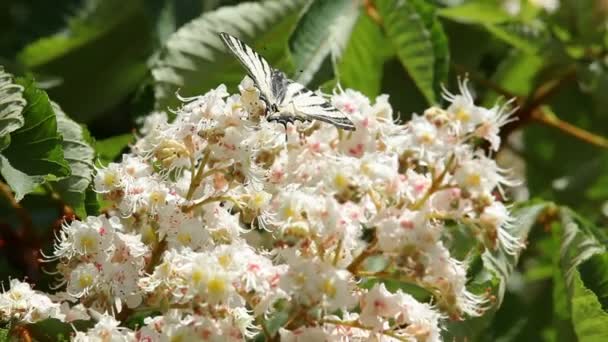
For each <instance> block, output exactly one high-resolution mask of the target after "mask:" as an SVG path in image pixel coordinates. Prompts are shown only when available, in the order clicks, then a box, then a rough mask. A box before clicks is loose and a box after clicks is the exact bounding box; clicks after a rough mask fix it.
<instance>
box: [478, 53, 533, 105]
mask: <svg viewBox="0 0 608 342" xmlns="http://www.w3.org/2000/svg"><path fill="white" fill-rule="evenodd" d="M543 66H544V60H543V59H542V58H541V57H540V56H537V55H532V54H526V53H524V52H522V51H520V50H514V51H512V52H511V53H510V54H509V55H507V56H505V57H504V59H503V60H502V61H501V62H500V64H499V65H498V68H497V70H496V72H495V73H494V75H492V81H493V82H494V83H496V84H500V86H501V87H502V88H503V89H505V90H507V91H509V92H510V93H512V94H513V95H517V96H521V97H525V96H527V95H528V94H530V93H531V92H532V91H533V90H534V87H535V85H536V77H537V76H538V73H539V72H540V71H541V69H542V68H543ZM490 95H491V96H485V98H484V100H483V104H484V106H486V107H492V106H493V105H494V104H495V103H496V101H497V100H498V99H499V98H500V97H502V96H503V95H502V94H496V93H491V94H490ZM502 100H509V99H504V98H503V99H502Z"/></svg>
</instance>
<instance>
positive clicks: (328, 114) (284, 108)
mask: <svg viewBox="0 0 608 342" xmlns="http://www.w3.org/2000/svg"><path fill="white" fill-rule="evenodd" d="M220 38H221V39H222V41H223V42H224V44H225V45H226V47H228V49H229V50H230V52H231V53H232V54H233V55H234V56H235V57H236V58H237V59H238V60H239V62H240V63H241V64H242V65H243V66H244V67H245V69H246V70H247V75H249V77H250V78H251V79H252V80H253V82H254V84H255V86H256V87H257V88H258V90H259V91H260V99H261V100H262V101H264V103H265V104H266V120H268V121H269V122H278V123H280V124H283V126H285V127H287V123H293V122H294V121H296V120H298V121H302V122H305V121H311V120H319V121H324V122H328V123H330V124H332V125H334V126H336V127H338V128H342V129H345V130H348V131H354V130H355V125H354V124H353V122H352V121H350V119H349V118H348V117H346V115H344V113H342V112H340V111H339V110H338V109H337V108H336V107H334V106H333V105H332V104H331V103H329V102H328V101H327V100H326V99H325V98H323V97H322V96H320V95H317V94H315V93H314V92H312V91H310V90H309V89H307V88H306V87H305V86H303V85H301V84H300V83H297V82H295V81H292V80H290V79H289V78H287V76H286V75H285V74H284V73H283V72H282V71H280V70H277V69H275V68H272V67H271V66H270V65H269V64H268V62H267V61H266V60H265V59H264V58H263V57H262V56H260V55H259V54H258V53H257V52H255V51H254V50H253V49H252V48H251V47H250V46H249V45H247V44H245V43H243V42H242V41H240V40H239V39H238V38H236V37H234V36H231V35H229V34H228V33H225V32H221V33H220Z"/></svg>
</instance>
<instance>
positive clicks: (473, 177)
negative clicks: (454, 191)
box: [466, 173, 481, 186]
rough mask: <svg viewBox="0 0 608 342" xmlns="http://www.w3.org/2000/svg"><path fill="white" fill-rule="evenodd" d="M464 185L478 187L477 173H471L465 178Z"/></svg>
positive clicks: (479, 182)
mask: <svg viewBox="0 0 608 342" xmlns="http://www.w3.org/2000/svg"><path fill="white" fill-rule="evenodd" d="M466 183H467V185H469V186H479V184H481V176H480V175H479V174H478V173H472V174H470V175H468V176H467V180H466Z"/></svg>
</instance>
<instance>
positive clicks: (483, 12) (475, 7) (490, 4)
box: [438, 0, 513, 24]
mask: <svg viewBox="0 0 608 342" xmlns="http://www.w3.org/2000/svg"><path fill="white" fill-rule="evenodd" d="M438 14H439V15H440V16H442V17H444V18H447V19H450V20H454V21H457V22H461V23H468V24H472V23H475V24H497V23H502V22H505V21H510V20H513V17H512V16H511V15H510V14H509V13H507V12H506V11H505V10H504V7H503V4H502V3H501V2H499V1H488V0H474V1H467V2H465V3H463V4H461V5H458V6H453V7H446V8H441V9H439V10H438Z"/></svg>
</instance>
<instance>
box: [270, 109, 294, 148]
mask: <svg viewBox="0 0 608 342" xmlns="http://www.w3.org/2000/svg"><path fill="white" fill-rule="evenodd" d="M266 120H268V122H277V123H279V124H281V125H283V127H285V142H287V124H288V123H293V122H294V117H293V115H290V114H287V113H285V114H284V113H278V114H273V115H269V116H268V117H267V119H266Z"/></svg>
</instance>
